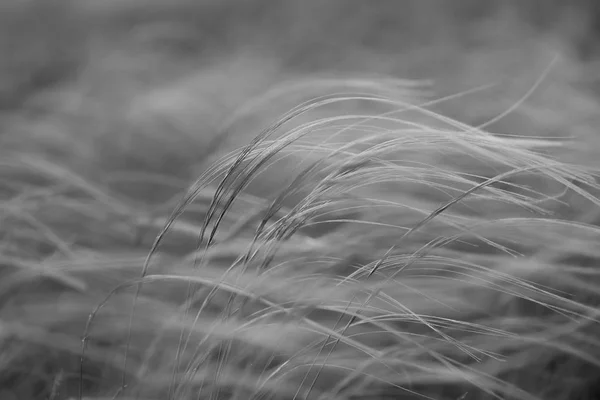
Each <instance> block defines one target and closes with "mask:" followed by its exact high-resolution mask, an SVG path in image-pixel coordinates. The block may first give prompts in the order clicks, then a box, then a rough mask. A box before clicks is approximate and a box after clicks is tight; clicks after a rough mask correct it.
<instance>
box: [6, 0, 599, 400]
mask: <svg viewBox="0 0 600 400" xmlns="http://www.w3.org/2000/svg"><path fill="white" fill-rule="evenodd" d="M333 3H336V2H332V4H333ZM434 3H435V2H434ZM434 3H431V5H432V6H433V5H434ZM81 4H82V6H80V8H78V9H77V10H78V11H77V12H78V13H80V14H77V18H74V19H75V20H77V21H79V22H81V21H82V20H83V21H88V22H89V23H91V22H93V24H92V25H93V26H90V27H88V29H87V30H86V29H84V31H85V32H87V33H88V34H89V35H90V37H91V38H92V39H90V43H87V44H86V46H83V47H85V49H86V50H85V51H84V50H83V47H82V48H71V49H72V50H73V53H72V55H73V57H71V58H69V60H71V62H73V63H74V64H77V66H78V72H77V73H76V74H75V73H72V74H70V75H69V79H68V80H64V79H61V78H55V79H54V78H53V79H52V81H53V83H54V85H53V86H44V85H42V86H44V87H43V88H40V87H38V86H37V84H35V85H33V88H34V89H35V90H34V94H33V95H30V94H25V92H27V91H28V90H30V88H31V86H28V87H27V88H26V89H22V88H19V87H17V86H18V85H17V86H11V87H9V88H8V89H7V91H6V92H0V95H3V96H5V98H6V99H9V100H11V101H10V102H8V103H6V104H7V105H6V107H4V108H3V111H4V112H3V114H2V119H1V120H0V122H1V124H2V129H3V132H2V134H1V136H0V165H1V167H0V193H1V205H2V207H1V210H2V213H1V218H2V219H1V222H2V224H1V225H0V235H1V238H2V241H1V242H0V244H1V248H0V257H1V264H0V342H1V343H2V347H0V399H2V400H4V399H8V400H13V399H17V400H24V399H51V400H59V399H84V398H85V399H94V400H99V399H177V400H184V399H211V400H212V399H215V400H217V399H218V400H220V399H232V400H246V399H253V400H258V399H298V400H300V399H306V400H308V399H310V400H312V399H315V400H326V399H340V400H341V399H373V400H375V399H412V398H432V399H448V400H458V399H461V400H480V399H481V400H483V399H493V398H496V399H532V400H533V399H581V400H583V399H590V400H591V399H594V398H596V397H595V396H597V395H598V394H597V391H598V389H597V387H596V386H595V385H597V384H596V382H597V381H598V379H600V372H599V371H600V342H599V339H598V337H599V335H598V332H599V325H598V324H599V322H600V321H599V318H600V299H599V297H598V293H600V276H599V272H598V268H597V260H598V258H599V257H600V254H599V251H600V250H598V248H597V247H596V244H597V243H598V240H599V239H600V237H599V236H600V228H599V227H598V224H599V223H600V210H599V207H600V198H599V197H598V196H599V193H600V190H599V189H600V188H599V183H598V170H597V167H598V164H597V162H596V159H597V158H596V157H597V150H596V144H597V133H596V132H595V131H594V129H593V123H594V120H593V116H594V113H595V110H596V109H597V101H596V100H595V99H594V97H593V96H591V95H590V94H589V93H588V92H585V91H583V90H581V89H580V88H578V87H577V86H576V84H574V78H573V76H574V75H578V71H579V70H580V69H581V70H585V69H584V68H582V67H581V66H580V64H579V62H578V60H577V58H576V57H575V56H574V55H572V54H570V53H569V51H567V50H568V49H567V50H565V46H562V45H561V46H555V45H556V44H557V43H558V44H561V43H560V42H559V41H558V40H557V39H556V38H551V40H544V41H543V42H540V40H538V39H539V38H538V37H535V38H533V39H531V41H530V43H525V44H523V47H521V48H518V49H517V50H510V51H509V50H507V49H505V48H501V49H498V50H497V51H496V50H493V51H492V50H490V51H489V52H488V53H482V51H481V50H480V49H475V50H473V49H471V50H469V51H467V50H464V49H463V50H464V51H465V53H464V57H462V56H463V54H462V53H461V57H459V58H461V59H462V60H463V62H464V63H465V64H460V63H459V62H458V61H455V62H456V63H457V64H456V65H454V66H453V68H454V69H453V70H452V71H454V72H452V71H451V70H450V67H449V68H448V70H445V71H442V72H440V73H437V76H435V77H436V78H439V79H442V82H441V83H433V82H430V81H423V80H403V79H398V78H397V77H398V76H400V75H401V74H400V72H406V74H407V75H411V76H412V75H425V74H412V73H411V71H414V69H415V68H418V67H416V66H417V65H418V64H419V63H420V65H423V66H424V67H423V69H424V70H425V72H430V69H431V71H433V69H435V68H433V66H434V64H435V60H431V59H429V58H428V57H426V56H424V55H423V54H425V53H426V51H425V50H424V49H416V50H415V49H412V48H411V46H408V45H407V46H406V51H407V54H410V55H411V57H414V60H413V61H412V62H411V63H410V65H407V66H405V67H402V68H401V67H398V68H399V69H395V68H396V67H395V66H394V60H396V61H397V59H398V56H390V55H389V53H385V52H382V53H381V54H382V57H383V58H380V59H377V60H375V59H374V58H373V57H371V56H369V54H372V53H369V52H370V51H372V49H371V50H369V49H358V50H356V51H355V52H352V54H351V55H350V56H348V57H349V58H348V59H347V60H355V59H360V60H364V61H361V62H360V63H354V62H350V64H351V68H345V67H344V66H342V67H340V68H338V69H334V70H333V71H323V70H321V69H320V68H318V65H319V64H320V63H328V62H330V60H328V59H327V57H325V58H321V57H320V56H315V55H314V54H313V55H312V56H306V59H307V60H308V61H309V62H307V63H305V64H302V65H296V66H290V63H293V60H294V59H297V58H296V57H297V56H298V54H300V55H301V54H305V55H306V53H303V51H306V49H309V50H310V51H312V48H311V46H310V45H311V43H312V42H311V40H313V39H314V37H313V38H312V39H310V38H309V40H308V41H307V42H305V43H304V44H305V46H306V47H303V46H301V45H299V46H297V47H298V48H299V49H300V51H299V52H298V53H296V54H294V55H291V54H287V53H286V54H287V55H289V57H276V56H274V55H273V53H275V51H274V50H273V49H277V48H278V47H277V44H276V43H275V42H276V40H275V42H269V43H271V44H273V48H272V49H271V50H268V51H264V50H263V49H259V48H258V47H253V45H249V47H248V49H247V50H246V51H240V50H239V49H238V48H237V46H238V45H236V44H230V43H229V39H228V37H227V35H225V37H222V38H221V39H219V40H223V41H222V42H219V43H228V46H230V47H227V49H226V51H224V53H226V54H225V55H223V54H220V55H218V56H211V58H210V61H206V62H204V63H202V64H200V61H199V60H198V58H200V57H198V56H195V55H194V54H195V52H194V51H193V50H190V47H189V46H188V45H189V44H190V43H192V42H194V41H193V40H191V39H190V38H191V37H194V35H198V34H199V33H198V31H193V30H192V33H190V30H186V29H183V30H181V31H179V30H176V31H174V30H173V29H174V27H179V26H180V25H178V23H177V22H180V19H179V18H181V16H182V15H188V14H190V15H191V14H193V13H192V10H196V12H197V11H198V7H200V9H202V8H201V7H213V8H216V9H218V12H217V11H215V14H214V15H221V14H219V13H221V12H224V11H223V10H221V8H219V7H223V9H226V8H227V7H226V6H217V5H215V4H209V3H208V2H206V3H202V4H203V5H202V6H198V5H193V4H191V3H188V2H184V1H181V2H177V5H176V6H173V8H169V7H166V8H161V4H160V3H158V4H153V5H149V4H148V3H144V4H145V7H147V8H148V9H152V10H154V11H156V10H157V9H161V10H162V11H161V12H167V11H169V14H168V15H169V17H168V18H166V17H165V20H166V21H162V20H161V18H160V17H158V14H156V13H149V14H147V15H146V14H143V13H138V12H137V11H140V8H139V7H140V3H139V2H137V1H130V2H126V3H125V2H123V3H122V4H121V6H122V7H123V8H122V9H121V8H116V6H114V5H107V6H106V8H102V7H99V8H94V7H92V6H93V5H92V4H91V3H90V4H85V3H81ZM174 4H175V3H174ZM265 4H266V3H265ZM286 4H287V3H286ZM298 4H299V3H293V2H290V3H289V4H288V5H287V6H286V7H287V8H286V7H284V8H282V9H278V8H276V7H273V6H272V4H270V3H269V4H266V5H265V6H264V7H265V10H269V12H270V13H272V14H269V15H280V16H285V15H288V14H290V15H291V14H292V11H302V12H304V13H307V15H308V16H310V12H309V11H308V10H305V9H303V8H302V7H301V6H299V5H298ZM336 4H337V3H336ZM435 4H437V6H439V4H438V3H435ZM465 4H466V3H465ZM246 7H248V8H249V9H252V7H251V6H246ZM353 7H355V8H350V10H354V9H356V10H361V13H366V14H367V15H369V17H368V18H371V19H373V20H374V21H375V20H378V19H377V18H379V17H377V18H376V16H373V15H371V14H370V13H374V14H378V12H376V11H372V10H365V9H362V8H361V6H359V5H354V6H353ZM390 7H391V6H390ZM417 8H418V7H417ZM50 9H53V8H50ZM67 9H68V10H71V9H70V8H67ZM335 10H336V8H335V6H333V5H332V6H331V9H330V8H329V7H325V8H323V9H322V13H320V14H319V18H317V21H321V20H322V21H321V22H323V21H324V24H325V25H327V24H329V23H331V18H332V15H335V12H334V11H335ZM419 10H420V11H419ZM419 10H413V11H415V12H428V10H429V11H430V9H428V8H427V7H425V8H424V11H423V10H421V9H419ZM380 13H381V14H382V15H384V14H385V12H383V11H380ZM241 14H242V13H241V11H240V12H239V13H238V14H236V15H237V16H234V17H231V20H230V19H227V20H226V21H227V23H226V24H225V27H220V26H219V24H217V23H216V22H215V21H213V22H214V24H213V25H210V29H212V30H214V32H217V33H215V34H216V35H219V33H218V32H221V31H227V30H228V29H229V27H230V26H231V25H236V24H237V23H238V22H239V21H240V18H242V17H240V15H241ZM26 15H28V14H26ZM214 15H213V16H214ZM302 15H304V14H302ZM378 15H379V14H378ZM380 16H381V15H380ZM142 17H143V18H142ZM86 18H87V19H86ZM132 18H133V19H135V20H136V21H137V19H144V18H147V19H149V20H151V21H152V23H150V24H149V25H145V24H139V25H140V26H138V22H136V23H135V25H136V27H139V28H140V29H136V30H132V32H129V33H127V32H125V31H124V30H119V29H124V27H127V26H128V25H127V24H132V23H133V22H131V21H132ZM189 18H190V19H192V20H193V19H194V18H192V17H189ZM198 18H200V17H198ZM202 18H205V19H207V18H208V17H206V16H204V17H202ZM282 18H283V17H282ZM303 18H307V17H304V16H299V17H298V21H299V22H297V23H298V26H302V24H303V23H305V22H306V21H304V19H303ZM340 18H341V17H340ZM344 18H346V17H344ZM209 19H210V18H209ZM242 19H243V18H242ZM342 19H343V18H342ZM156 20H158V22H161V23H162V22H164V24H159V25H160V26H158V25H154V24H155V22H156ZM343 20H344V21H346V19H343ZM350 20H351V18H350ZM90 21H91V22H90ZM174 21H175V22H174ZM380 22H381V21H380ZM63 24H64V25H66V22H65V23H63ZM274 24H275V25H277V23H275V22H274ZM315 24H317V22H315ZM59 25H60V24H59ZM84 25H85V24H84ZM317 25H318V24H317ZM78 26H79V25H78ZM181 26H183V27H184V28H186V27H188V25H186V24H181ZM202 26H205V25H202ZM236 26H237V25H236ZM482 26H484V27H485V26H487V27H488V28H489V27H490V26H489V25H485V24H483V25H482ZM117 28H119V29H117ZM146 28H147V29H146ZM158 28H161V29H163V28H164V29H165V30H164V31H163V30H160V29H158ZM11 29H18V27H16V28H15V27H13V28H11ZM77 29H80V28H77ZM203 29H204V28H203ZM206 29H209V28H206ZM237 29H239V31H236V32H238V34H240V35H242V34H243V33H247V32H251V31H252V29H251V27H248V26H239V27H238V28H237ZM254 29H256V28H254ZM271 29H275V28H273V27H272V26H271ZM298 29H300V28H298V27H297V26H295V27H294V29H292V31H293V32H294V35H296V34H300V33H301V32H299V31H298ZM315 29H316V30H318V29H317V28H315ZM336 29H339V31H337V30H336V32H337V33H332V36H331V37H332V42H336V41H339V40H341V39H339V37H337V36H336V35H337V34H340V35H341V36H343V35H344V34H346V33H348V30H347V27H345V25H344V24H343V23H342V22H340V24H339V25H336ZM390 29H391V28H390ZM414 29H417V28H414ZM476 29H483V28H476ZM107 31H110V32H109V33H108V34H107V33H106V32H107ZM418 31H419V29H417V32H418ZM457 31H459V32H458V33H457V35H458V36H460V35H461V34H462V33H461V32H462V28H461V29H458V30H457ZM499 31H502V29H499ZM140 32H141V33H140ZM165 32H166V33H165ZM203 32H204V31H203ZM211 32H212V31H211ZM240 32H242V33H240ZM430 33H431V34H432V35H433V32H430ZM147 35H149V36H147ZM153 35H157V36H158V37H159V39H161V40H162V39H165V38H166V40H167V41H166V43H167V44H166V47H167V48H168V51H165V50H164V48H161V49H162V50H161V49H157V48H156V47H154V46H155V45H157V43H158V45H161V46H162V45H164V44H165V42H162V41H160V40H158V39H156V37H154V36H153ZM319 35H320V33H318V32H316V33H315V37H319ZM355 35H357V37H360V36H361V35H360V34H359V33H355ZM267 36H269V35H268V32H267V34H266V35H265V33H264V32H259V33H257V34H256V37H255V39H254V40H256V43H260V42H261V40H263V39H264V38H265V37H267ZM545 37H546V36H545ZM124 38H125V39H127V40H124ZM140 38H142V39H140ZM148 38H150V39H148ZM48 40H52V39H48ZM82 40H83V39H82ZM148 40H149V41H148ZM248 40H249V41H250V42H252V43H255V42H253V41H252V40H250V39H248ZM264 40H266V39H264ZM452 40H454V39H452ZM499 40H500V39H499ZM502 40H504V39H502ZM173 41H174V42H176V44H177V45H173V43H174V42H173ZM242 41H243V40H242ZM182 42H184V44H185V46H184V47H185V49H184V50H182V47H179V44H181V43H182ZM348 43H349V44H348V47H349V46H350V45H351V44H352V42H351V41H349V42H348ZM540 43H543V45H542V44H540ZM333 44H334V43H332V45H333ZM338 44H339V43H338ZM456 46H457V45H456V44H454V47H453V49H454V50H453V51H455V52H458V51H459V50H457V49H458V47H456ZM216 47H218V46H216ZM556 47H558V49H559V50H560V51H562V54H561V55H560V57H557V58H555V59H554V61H553V62H550V61H549V60H550V57H548V54H549V53H552V54H555V53H556V51H555V49H556ZM173 49H175V51H178V52H180V51H182V52H183V53H185V54H182V53H177V54H178V55H177V56H176V57H175V56H174V55H173V54H174V53H172V51H174V50H173ZM532 49H534V50H535V51H531V50H532ZM548 49H551V50H548ZM326 50H327V46H325V47H324V48H321V49H320V50H315V52H316V53H319V51H324V52H325V53H327V51H326ZM213 51H215V50H214V49H212V50H211V54H212V52H213ZM290 53H291V52H290ZM429 53H434V54H437V53H436V47H435V45H433V44H432V47H430V48H429ZM28 54H34V55H36V57H40V59H42V60H43V59H45V57H46V56H47V54H46V53H43V54H40V53H36V52H35V51H34V52H33V53H28ZM385 54H387V56H386V55H385ZM515 54H516V55H517V56H519V57H524V56H525V55H527V56H530V57H531V58H530V59H525V60H524V61H522V62H514V61H511V60H515V59H516V56H515ZM330 55H331V54H330ZM421 56H423V57H421ZM173 57H174V59H175V60H176V62H174V61H173V59H172V58H173ZM52 59H53V58H52ZM82 60H85V61H82ZM464 60H467V61H464ZM531 60H535V61H538V60H542V61H540V63H541V64H542V67H540V68H537V67H538V65H534V67H535V68H534V69H535V75H536V76H535V77H534V78H533V79H531V77H530V76H521V75H519V76H516V74H515V73H514V71H517V70H518V71H521V70H522V69H524V68H525V67H524V65H531V64H533V62H531V63H530V62H529V61H531ZM311 61H314V62H315V64H316V65H317V66H315V64H311ZM26 64H27V65H31V64H29V63H26ZM375 64H376V66H377V68H369V67H372V66H374V65H375ZM513 64H516V65H513ZM198 65H201V66H202V67H201V68H200V71H199V72H198V71H196V70H195V69H197V68H198ZM467 65H468V66H469V68H467V67H466V66H467ZM478 65H479V66H485V69H487V71H488V72H487V74H489V75H491V76H493V77H494V79H496V80H498V81H497V82H490V79H487V78H488V77H489V75H485V74H484V76H472V75H473V74H472V73H471V72H472V71H473V70H476V69H477V66H478ZM448 66H449V64H448ZM461 66H462V67H461ZM0 67H2V64H0ZM346 67H347V65H346ZM57 68H58V69H59V70H62V71H64V68H63V67H57ZM363 68H364V70H365V72H363V73H359V72H357V71H354V70H355V69H356V70H362V69H363ZM432 68H433V69H432ZM42 70H43V69H42ZM11 71H12V70H10V71H8V72H6V71H5V72H0V77H2V78H6V77H10V76H12V75H11V74H13V72H11ZM32 71H33V72H32ZM36 71H37V70H36V69H35V68H33V69H32V70H29V71H20V72H23V74H25V75H26V74H33V75H36V74H37V72H36ZM421 72H423V71H421ZM434 75H436V74H434ZM467 75H468V76H469V77H470V78H472V79H471V80H470V81H469V82H470V83H471V84H473V85H476V87H475V89H470V90H468V91H466V90H462V89H463V88H462V87H458V86H459V85H453V84H451V83H450V84H449V83H447V82H452V79H451V78H455V79H457V80H461V81H468V80H467V79H466V78H465V76H467ZM19 76H21V75H19ZM6 81H7V82H16V80H11V79H8V80H6ZM0 82H3V81H0ZM477 85H478V86H477ZM6 87H8V86H6ZM15 93H17V94H23V96H22V97H19V96H16V95H15ZM440 93H442V94H440ZM14 99H19V101H18V102H12V100H14ZM481 99H484V100H481ZM9 103H10V104H9Z"/></svg>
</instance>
